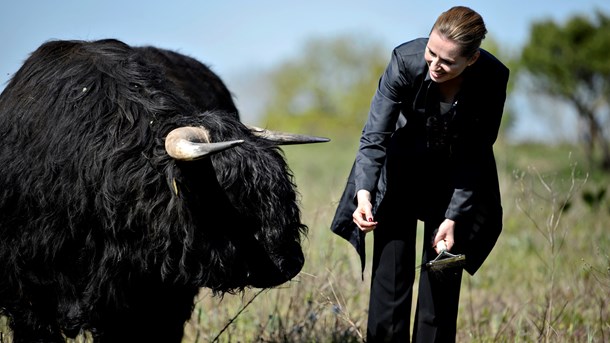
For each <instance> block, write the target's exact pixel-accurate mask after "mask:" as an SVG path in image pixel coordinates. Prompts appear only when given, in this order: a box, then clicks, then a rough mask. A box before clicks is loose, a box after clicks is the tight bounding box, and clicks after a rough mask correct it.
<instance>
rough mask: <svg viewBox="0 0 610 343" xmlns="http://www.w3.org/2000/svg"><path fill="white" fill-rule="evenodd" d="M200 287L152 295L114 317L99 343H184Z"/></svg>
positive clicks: (102, 329)
mask: <svg viewBox="0 0 610 343" xmlns="http://www.w3.org/2000/svg"><path fill="white" fill-rule="evenodd" d="M197 292H198V289H197V288H180V289H179V290H178V289H175V288H172V289H171V291H170V292H167V289H165V291H164V292H160V293H156V294H150V293H149V292H147V293H148V294H150V296H149V297H146V298H141V300H144V299H145V300H146V301H145V302H143V303H139V304H138V305H137V306H135V305H134V306H131V310H129V311H126V312H122V313H119V314H115V315H112V316H111V318H110V319H109V320H105V323H104V324H103V327H100V331H99V332H97V333H96V332H94V333H93V336H94V341H95V342H96V343H98V342H102V343H110V342H112V343H115V342H117V343H123V342H125V343H127V342H164V343H165V342H167V343H180V342H181V341H182V336H183V335H184V324H185V323H186V321H187V320H189V318H190V317H191V313H192V309H193V300H194V297H195V296H196V295H197Z"/></svg>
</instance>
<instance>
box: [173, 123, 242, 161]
mask: <svg viewBox="0 0 610 343" xmlns="http://www.w3.org/2000/svg"><path fill="white" fill-rule="evenodd" d="M243 142H244V141H243V140H235V141H228V142H218V143H210V134H209V132H208V130H206V129H205V128H203V127H192V126H185V127H179V128H177V129H174V130H172V131H171V132H170V133H169V134H167V137H165V150H166V151H167V154H168V155H170V156H171V157H172V158H174V159H176V160H180V161H192V160H196V159H200V158H202V157H205V156H207V155H210V154H214V153H217V152H221V151H223V150H227V149H230V148H232V147H234V146H236V145H239V144H241V143H243Z"/></svg>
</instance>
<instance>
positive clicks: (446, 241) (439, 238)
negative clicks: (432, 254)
mask: <svg viewBox="0 0 610 343" xmlns="http://www.w3.org/2000/svg"><path fill="white" fill-rule="evenodd" d="M454 230H455V222H454V221H453V220H451V219H445V220H444V221H443V222H442V223H441V225H440V226H439V227H438V232H437V234H436V237H434V242H433V243H432V246H433V248H434V250H436V253H437V254H440V253H441V251H443V250H447V251H451V248H453V245H454V244H455V239H454Z"/></svg>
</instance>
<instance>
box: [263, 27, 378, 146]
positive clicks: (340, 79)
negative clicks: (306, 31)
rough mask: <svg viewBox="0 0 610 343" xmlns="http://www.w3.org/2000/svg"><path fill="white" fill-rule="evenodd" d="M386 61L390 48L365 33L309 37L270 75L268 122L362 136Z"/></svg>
mask: <svg viewBox="0 0 610 343" xmlns="http://www.w3.org/2000/svg"><path fill="white" fill-rule="evenodd" d="M388 61H389V49H388V48H387V47H384V46H383V44H382V43H380V42H379V41H377V40H375V39H373V38H371V37H368V36H366V35H364V36H363V35H358V36H356V35H344V36H338V37H333V38H330V39H321V38H316V39H311V40H309V41H307V42H306V43H305V45H304V47H303V49H302V50H301V52H300V53H299V54H298V57H297V58H295V59H293V60H290V61H287V62H285V63H283V64H281V65H279V66H278V67H276V68H275V69H273V70H272V71H271V72H270V74H269V75H268V78H269V80H270V82H269V84H270V95H269V98H268V99H269V100H268V102H267V105H266V107H265V110H264V112H263V113H265V120H264V121H267V122H272V123H273V125H274V127H282V128H284V129H287V130H293V131H295V130H298V131H306V132H308V133H311V134H313V133H321V134H323V135H324V134H328V132H332V133H333V135H341V134H342V133H346V134H347V133H351V134H352V135H353V134H354V133H355V134H359V133H360V130H361V129H362V126H363V125H364V121H365V119H366V115H367V114H368V109H369V105H370V101H371V99H372V97H373V94H374V92H375V89H376V86H377V81H378V79H379V76H380V75H381V73H382V72H383V70H384V69H385V67H386V65H387V63H388ZM322 132H324V133H322Z"/></svg>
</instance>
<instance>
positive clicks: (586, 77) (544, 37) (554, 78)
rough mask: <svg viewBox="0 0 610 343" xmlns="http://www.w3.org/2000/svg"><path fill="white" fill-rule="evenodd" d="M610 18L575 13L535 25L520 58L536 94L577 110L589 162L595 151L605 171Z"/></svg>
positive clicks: (608, 164)
mask: <svg viewBox="0 0 610 343" xmlns="http://www.w3.org/2000/svg"><path fill="white" fill-rule="evenodd" d="M608 49H610V18H609V17H608V16H606V15H604V14H603V13H601V12H597V13H596V15H595V16H594V17H593V18H587V17H585V16H582V15H577V16H574V17H572V18H571V19H569V20H568V21H567V22H566V23H565V24H564V25H560V24H557V23H555V22H553V21H551V20H545V21H541V22H537V23H534V24H533V26H532V29H531V34H530V37H529V41H528V42H527V44H526V46H525V47H524V49H523V52H522V55H521V65H522V67H523V70H524V71H525V72H526V73H527V75H528V76H531V78H532V80H533V84H534V87H535V90H536V91H539V92H541V93H542V94H546V95H549V96H551V97H552V98H555V99H559V100H562V101H564V102H566V103H567V104H569V105H571V106H573V108H575V109H576V111H577V113H578V116H579V118H580V119H581V120H582V121H583V123H585V127H586V129H585V132H584V135H582V136H581V137H582V140H583V143H584V144H585V151H586V153H587V156H588V158H589V161H590V162H593V161H594V160H595V148H596V147H598V148H599V150H600V153H601V167H602V168H603V169H604V170H607V171H610V149H609V146H608V138H607V137H606V134H607V131H605V129H604V125H603V122H604V116H605V117H607V116H608V107H609V105H610V102H609V100H610V58H609V57H608V56H609V55H608Z"/></svg>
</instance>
